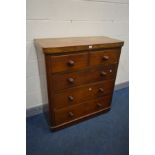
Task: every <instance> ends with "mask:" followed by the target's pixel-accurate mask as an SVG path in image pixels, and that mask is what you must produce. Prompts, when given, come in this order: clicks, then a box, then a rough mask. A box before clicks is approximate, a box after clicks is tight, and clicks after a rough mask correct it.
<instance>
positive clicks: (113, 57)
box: [35, 36, 124, 130]
mask: <svg viewBox="0 0 155 155" xmlns="http://www.w3.org/2000/svg"><path fill="white" fill-rule="evenodd" d="M123 44H124V42H123V41H119V40H115V39H111V38H108V37H103V36H99V37H74V38H53V39H36V40H35V45H36V47H37V48H38V49H40V50H42V52H43V53H44V55H45V63H46V77H47V87H48V102H49V103H48V104H49V122H50V128H51V129H52V130H57V129H61V128H64V127H67V126H69V125H72V124H74V123H78V122H80V121H82V120H85V119H88V118H91V117H93V116H96V115H98V114H101V113H103V112H106V111H108V110H109V109H110V107H111V100H112V95H113V90H114V84H115V80H116V75H117V68H118V65H119V58H120V53H121V48H122V46H123ZM38 52H39V51H38Z"/></svg>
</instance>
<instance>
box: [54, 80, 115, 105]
mask: <svg viewBox="0 0 155 155" xmlns="http://www.w3.org/2000/svg"><path fill="white" fill-rule="evenodd" d="M113 87H114V80H108V81H105V82H98V83H93V84H89V85H84V86H79V87H74V88H71V89H68V90H64V91H62V92H60V93H58V94H55V95H54V100H53V104H54V108H62V107H69V106H70V105H74V104H78V103H81V102H83V101H86V100H90V99H93V98H97V97H100V96H104V95H107V94H110V93H112V91H113ZM70 96H71V97H72V98H73V99H72V100H71V99H70V98H69V97H70Z"/></svg>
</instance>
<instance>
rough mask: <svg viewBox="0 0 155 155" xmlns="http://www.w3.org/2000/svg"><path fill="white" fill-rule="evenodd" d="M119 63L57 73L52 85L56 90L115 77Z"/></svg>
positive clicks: (53, 77)
mask: <svg viewBox="0 0 155 155" xmlns="http://www.w3.org/2000/svg"><path fill="white" fill-rule="evenodd" d="M116 71H117V65H109V66H102V67H98V68H91V69H87V70H83V71H79V72H72V73H65V74H55V75H53V76H52V77H51V78H52V85H53V89H54V90H55V91H59V90H63V89H67V88H71V87H75V86H79V85H82V84H87V83H91V82H97V81H103V80H107V79H113V78H115V75H116Z"/></svg>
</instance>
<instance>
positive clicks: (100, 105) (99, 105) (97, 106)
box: [85, 95, 112, 114]
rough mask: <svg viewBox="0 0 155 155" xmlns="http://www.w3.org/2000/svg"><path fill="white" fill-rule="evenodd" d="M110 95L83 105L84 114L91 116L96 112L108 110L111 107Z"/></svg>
mask: <svg viewBox="0 0 155 155" xmlns="http://www.w3.org/2000/svg"><path fill="white" fill-rule="evenodd" d="M111 99H112V95H108V96H104V97H101V98H99V99H96V100H92V101H90V102H87V103H85V113H86V114H91V113H94V112H96V111H100V110H104V109H105V108H109V107H110V105H111Z"/></svg>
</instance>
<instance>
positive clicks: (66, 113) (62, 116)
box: [54, 104, 85, 125]
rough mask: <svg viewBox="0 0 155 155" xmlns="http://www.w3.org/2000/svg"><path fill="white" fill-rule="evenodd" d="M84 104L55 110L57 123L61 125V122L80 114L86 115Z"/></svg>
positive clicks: (70, 119)
mask: <svg viewBox="0 0 155 155" xmlns="http://www.w3.org/2000/svg"><path fill="white" fill-rule="evenodd" d="M84 108H85V106H84V104H78V105H74V106H72V107H69V108H63V109H61V110H55V112H54V114H55V123H56V125H59V124H61V123H65V122H69V121H72V120H74V119H76V118H78V117H80V116H83V115H84V112H85V109H84Z"/></svg>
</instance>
